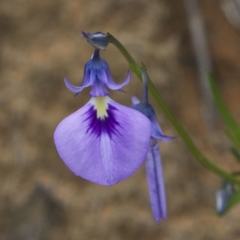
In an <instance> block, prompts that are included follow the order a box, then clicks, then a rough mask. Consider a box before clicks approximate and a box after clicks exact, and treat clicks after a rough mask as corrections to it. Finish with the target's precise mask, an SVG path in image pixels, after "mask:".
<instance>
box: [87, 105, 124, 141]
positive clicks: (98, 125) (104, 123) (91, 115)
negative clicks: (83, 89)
mask: <svg viewBox="0 0 240 240" xmlns="http://www.w3.org/2000/svg"><path fill="white" fill-rule="evenodd" d="M115 111H117V109H116V107H114V106H112V105H109V106H108V109H107V110H106V112H107V116H105V117H104V118H102V119H101V118H98V117H97V110H96V109H94V106H91V107H90V108H89V109H88V111H86V113H85V115H86V116H87V117H86V118H85V120H84V121H88V123H89V125H88V128H87V130H86V133H88V132H89V133H90V134H94V135H95V136H97V137H100V136H101V135H102V134H103V133H107V134H108V135H109V136H110V138H111V136H112V134H120V132H119V131H118V127H121V126H120V124H119V122H118V121H117V120H116V117H115Z"/></svg>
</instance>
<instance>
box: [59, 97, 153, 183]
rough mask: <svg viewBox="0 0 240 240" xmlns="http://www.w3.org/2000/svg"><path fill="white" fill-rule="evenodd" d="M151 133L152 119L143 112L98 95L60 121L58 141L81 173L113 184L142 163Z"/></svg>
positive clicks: (67, 159)
mask: <svg viewBox="0 0 240 240" xmlns="http://www.w3.org/2000/svg"><path fill="white" fill-rule="evenodd" d="M139 133H141V134H139ZM150 133H151V123H150V121H149V120H148V119H147V118H146V117H145V116H143V115H142V114H141V113H139V112H137V111H135V110H133V109H131V108H127V107H125V106H122V105H120V104H118V103H116V102H114V101H113V100H111V99H110V98H109V97H97V98H92V99H91V100H90V101H89V102H88V103H87V104H86V105H85V106H84V107H83V108H81V109H79V110H78V111H76V112H74V113H73V114H71V115H70V116H68V117H67V118H65V119H64V120H63V121H62V122H60V124H59V125H58V126H57V129H56V130H55V133H54V141H55V145H56V148H57V151H58V153H59V155H60V157H61V158H62V160H63V161H64V162H65V164H66V165H67V166H68V167H69V169H70V170H71V171H72V172H74V173H75V174H76V175H77V176H81V177H83V178H85V179H87V180H89V181H92V182H95V183H98V184H102V185H113V184H115V183H117V182H120V181H122V180H123V179H125V178H127V177H129V176H130V175H132V174H133V173H134V172H135V171H136V170H137V169H138V168H139V167H140V166H141V165H142V163H143V161H144V159H145V157H146V154H147V152H148V148H149V140H150Z"/></svg>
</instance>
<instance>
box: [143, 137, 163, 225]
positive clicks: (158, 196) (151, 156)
mask: <svg viewBox="0 0 240 240" xmlns="http://www.w3.org/2000/svg"><path fill="white" fill-rule="evenodd" d="M152 141H153V139H152ZM146 172H147V180H148V189H149V194H150V201H151V207H152V213H153V216H154V219H155V221H157V222H159V221H161V220H163V219H165V218H166V217H167V207H166V195H165V187H164V179H163V172H162V163H161V156H160V150H159V146H158V143H157V141H156V140H155V141H154V144H153V145H152V146H151V147H150V148H149V151H148V154H147V159H146Z"/></svg>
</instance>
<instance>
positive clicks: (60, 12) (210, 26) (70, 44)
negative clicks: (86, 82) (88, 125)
mask: <svg viewBox="0 0 240 240" xmlns="http://www.w3.org/2000/svg"><path fill="white" fill-rule="evenodd" d="M200 3H201V7H202V12H203V17H204V22H205V24H206V31H207V37H208V41H209V49H210V53H211V56H212V61H213V66H214V70H215V73H216V75H217V80H218V85H219V87H220V89H221V91H222V94H223V97H224V99H225V100H226V102H227V104H228V106H229V108H230V110H231V112H232V113H233V114H234V116H235V117H236V118H237V119H239V118H240V105H239V95H240V84H239V78H240V70H239V66H240V57H239V56H240V44H239V42H240V41H239V40H240V36H239V31H238V30H237V29H236V28H234V27H233V26H232V25H231V24H230V23H229V22H228V21H227V19H226V18H225V16H224V14H223V12H222V10H221V8H220V6H219V1H217V0H212V1H208V0H202V1H200ZM80 30H85V31H87V32H94V31H102V32H111V33H112V34H113V35H115V36H116V37H117V38H118V39H119V40H120V41H121V42H122V43H123V44H124V45H125V47H126V48H127V49H128V50H129V51H130V52H131V53H132V55H133V56H134V58H135V59H136V61H137V62H138V63H141V62H142V61H143V62H144V63H145V64H146V65H147V67H148V73H149V75H150V76H151V78H152V79H153V81H154V83H155V85H156V87H157V88H158V90H159V92H160V93H161V95H162V96H163V98H164V99H165V101H166V103H167V104H168V106H169V108H170V109H171V110H172V112H173V113H174V115H175V116H176V117H177V118H178V119H179V121H180V122H181V123H182V124H183V126H184V127H185V128H186V129H187V130H188V132H189V133H190V134H191V136H192V137H193V139H194V141H195V142H196V144H197V145H198V146H199V147H200V149H201V150H202V151H203V152H204V153H205V154H206V155H207V156H208V157H209V158H211V160H212V161H214V162H215V163H217V164H219V165H220V166H222V167H224V168H226V169H227V170H229V171H233V170H236V168H237V167H238V168H239V166H238V165H237V164H236V163H235V161H234V159H233V157H232V156H231V154H230V153H229V152H228V148H229V142H228V140H227V139H226V137H225V135H224V131H223V130H224V128H223V124H222V121H221V120H220V119H219V118H218V117H217V118H216V120H215V121H216V122H215V124H214V126H215V127H214V128H212V127H209V125H208V124H206V122H205V116H204V114H202V113H203V111H202V107H203V104H202V99H201V94H200V91H199V85H198V76H197V71H196V69H197V68H196V62H195V59H194V53H193V48H192V45H191V40H190V35H189V31H188V25H187V21H186V15H185V10H184V5H183V3H182V1H178V0H162V1H160V0H151V1H144V0H138V1H137V0H122V1H114V0H102V1H96V0H90V1H89V0H88V1H87V0H79V1H77V0H71V1H66V0H58V1H57V0H51V1H46V0H42V1H30V0H11V1H8V0H2V1H1V2H0V79H1V80H0V152H1V157H0V203H1V204H0V216H1V217H0V239H2V240H35V239H36V240H37V239H38V240H43V239H44V240H45V239H46V240H55V239H56V240H63V239H64V240H65V239H69V240H77V239H83V240H95V239H96V240H106V239H111V240H120V239H124V240H135V239H136V240H146V239H151V240H155V239H161V240H168V239H169V240H186V239H187V240H188V239H194V240H214V239H217V240H226V239H232V240H235V239H239V238H240V237H239V236H240V226H239V222H240V214H239V211H240V206H237V207H236V208H235V209H233V210H232V211H230V212H229V213H228V214H227V215H226V216H224V217H221V218H219V217H218V216H216V214H215V191H216V189H217V188H218V187H219V185H220V179H219V178H218V177H216V176H214V175H213V174H211V173H210V172H208V171H207V170H205V169H204V168H203V167H201V166H200V165H199V164H198V163H197V162H196V161H195V159H194V158H193V157H192V156H191V155H190V153H189V152H188V151H187V149H186V147H185V145H184V143H183V142H182V141H181V139H180V137H178V138H177V139H176V140H174V141H173V142H169V143H160V147H161V152H162V159H163V166H164V175H165V182H166V191H167V203H168V218H167V220H165V221H163V222H161V223H156V222H154V220H153V218H152V215H151V211H150V206H149V199H148V190H147V185H146V179H145V169H144V167H142V168H141V169H139V171H137V172H136V173H135V174H134V175H133V176H132V177H131V178H129V179H127V180H125V181H123V182H121V183H119V184H117V185H115V186H113V187H103V186H99V185H95V184H93V183H90V182H87V181H85V180H83V179H81V178H78V177H75V176H74V175H73V174H72V173H71V172H70V171H69V170H68V169H67V167H66V166H65V165H64V164H63V162H62V161H61V160H60V159H59V157H58V154H57V152H56V150H55V147H54V144H53V137H52V136H53V132H54V130H55V128H56V126H57V124H58V123H59V122H60V121H61V120H62V119H63V118H64V117H66V116H67V115H69V114H70V113H72V112H74V111H76V110H77V109H79V108H80V107H81V106H83V105H84V104H85V103H86V102H87V101H88V99H89V95H88V94H89V89H86V90H84V91H83V92H82V93H81V94H80V95H79V96H78V97H76V98H74V97H73V94H72V93H70V92H69V91H68V90H67V89H66V88H65V86H64V83H63V77H64V76H67V77H68V79H69V80H70V81H71V82H72V83H74V84H76V85H77V84H79V83H80V81H81V78H82V75H83V66H84V64H85V62H86V61H87V60H89V58H90V56H91V54H92V48H91V46H90V45H88V44H87V42H86V41H85V40H84V39H83V38H82V37H81V35H80ZM102 56H103V57H104V58H105V59H107V60H108V62H109V64H110V67H111V71H112V73H113V76H114V78H115V79H116V81H118V82H120V81H122V80H123V79H124V77H125V76H126V73H127V69H128V65H127V64H126V62H125V61H124V59H123V57H122V56H121V55H120V53H119V52H118V51H117V50H116V49H115V48H114V47H113V46H109V47H108V49H107V50H106V51H105V52H103V53H102ZM125 90H126V91H127V95H125V94H123V93H120V92H111V97H112V98H113V99H114V100H115V101H118V102H121V103H122V104H125V105H130V99H131V96H132V95H133V94H134V95H138V96H140V95H141V84H140V82H139V81H138V80H137V78H136V77H135V76H134V75H132V80H131V83H130V84H129V85H128V86H127V87H126V88H125ZM151 101H152V99H151ZM152 103H153V106H155V104H154V102H153V101H152ZM157 114H158V119H159V122H160V123H161V126H162V128H163V129H164V132H165V133H166V134H168V135H177V134H176V132H175V130H174V128H173V127H172V126H171V125H170V123H169V122H168V121H167V119H166V117H165V116H163V115H162V114H161V112H160V111H157Z"/></svg>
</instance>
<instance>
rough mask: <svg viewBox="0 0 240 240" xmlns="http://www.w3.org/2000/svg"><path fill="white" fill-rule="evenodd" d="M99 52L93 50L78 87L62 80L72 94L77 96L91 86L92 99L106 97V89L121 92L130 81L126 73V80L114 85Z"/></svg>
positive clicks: (105, 62)
mask: <svg viewBox="0 0 240 240" xmlns="http://www.w3.org/2000/svg"><path fill="white" fill-rule="evenodd" d="M99 52H100V50H99V49H95V51H94V53H93V55H92V58H91V59H90V60H89V61H88V62H87V63H86V64H85V67H84V75H83V80H82V84H81V86H80V87H77V86H74V85H72V84H71V83H70V82H69V81H68V80H67V78H64V82H65V85H66V87H67V88H68V89H69V90H70V91H71V92H73V93H76V94H79V93H80V92H81V91H82V90H83V89H84V88H86V87H89V86H91V87H92V90H91V92H90V95H91V96H92V97H99V96H107V95H109V92H108V91H107V87H108V88H110V89H112V90H119V91H122V89H121V88H122V87H124V86H126V85H127V84H128V83H129V81H130V72H129V71H128V74H127V78H126V80H125V81H124V82H123V83H121V84H116V83H115V82H114V80H113V78H112V75H111V72H110V69H109V66H108V63H107V61H106V60H104V59H102V58H100V53H99Z"/></svg>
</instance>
